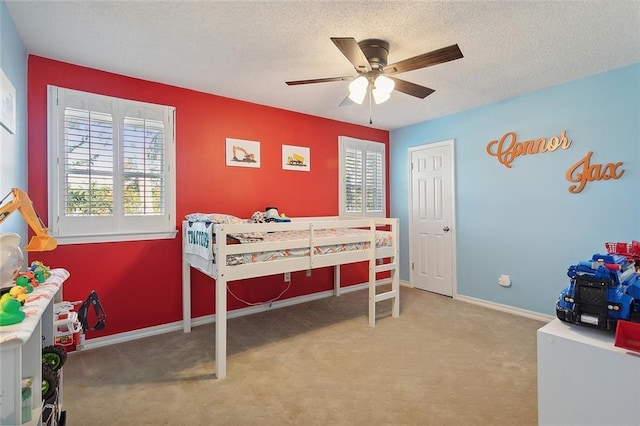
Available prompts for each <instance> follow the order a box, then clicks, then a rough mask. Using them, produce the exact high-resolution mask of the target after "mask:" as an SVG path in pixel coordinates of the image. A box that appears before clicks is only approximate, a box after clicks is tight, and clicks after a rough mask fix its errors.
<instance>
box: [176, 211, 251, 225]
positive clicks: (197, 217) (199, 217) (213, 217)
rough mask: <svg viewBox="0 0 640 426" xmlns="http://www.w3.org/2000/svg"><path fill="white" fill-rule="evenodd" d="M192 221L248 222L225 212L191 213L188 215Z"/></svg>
mask: <svg viewBox="0 0 640 426" xmlns="http://www.w3.org/2000/svg"><path fill="white" fill-rule="evenodd" d="M186 218H187V220H188V221H190V222H212V223H246V222H247V221H246V220H244V219H240V218H239V217H235V216H232V215H230V214H223V213H191V214H188V215H187V216H186Z"/></svg>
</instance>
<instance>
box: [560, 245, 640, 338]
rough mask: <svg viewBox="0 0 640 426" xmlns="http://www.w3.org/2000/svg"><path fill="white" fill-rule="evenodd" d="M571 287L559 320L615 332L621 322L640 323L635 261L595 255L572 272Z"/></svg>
mask: <svg viewBox="0 0 640 426" xmlns="http://www.w3.org/2000/svg"><path fill="white" fill-rule="evenodd" d="M567 275H568V276H569V278H570V279H571V281H570V283H569V286H567V287H565V288H564V289H563V290H562V292H561V293H560V297H559V298H558V302H557V303H556V315H557V317H558V318H559V319H560V320H562V321H566V322H570V323H574V324H585V325H589V326H592V327H597V328H601V329H605V330H615V328H616V325H617V322H618V320H626V321H632V322H640V275H639V274H637V273H636V270H635V265H634V262H633V261H631V262H630V261H629V260H628V259H627V258H626V257H625V256H620V255H617V254H597V253H596V254H594V255H593V256H592V258H591V260H590V261H586V262H578V263H577V264H575V265H571V266H570V267H569V268H568V271H567Z"/></svg>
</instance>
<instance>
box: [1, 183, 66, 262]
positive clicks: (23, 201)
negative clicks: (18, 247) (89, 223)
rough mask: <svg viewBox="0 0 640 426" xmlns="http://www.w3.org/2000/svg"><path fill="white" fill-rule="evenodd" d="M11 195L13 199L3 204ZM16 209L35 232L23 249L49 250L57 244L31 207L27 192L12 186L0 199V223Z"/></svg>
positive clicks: (31, 203)
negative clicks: (0, 199)
mask: <svg viewBox="0 0 640 426" xmlns="http://www.w3.org/2000/svg"><path fill="white" fill-rule="evenodd" d="M11 195H13V199H12V200H10V201H9V202H7V203H6V204H5V200H6V199H7V198H9V196H11ZM16 210H18V211H19V212H20V214H21V215H22V217H23V218H24V220H25V221H26V222H27V224H28V225H29V227H31V229H33V232H35V234H36V235H34V236H33V237H31V241H29V244H27V246H26V247H25V248H24V250H25V251H51V250H53V249H55V248H56V247H57V246H58V242H57V241H56V239H55V238H53V237H52V236H50V235H49V228H47V227H45V226H44V224H43V223H42V219H40V216H38V213H37V212H36V211H35V209H34V208H33V202H32V201H31V199H30V198H29V196H28V195H27V193H26V192H24V191H22V190H20V189H18V188H13V189H11V192H9V193H8V194H7V195H6V196H5V197H4V198H3V199H2V201H0V223H2V222H4V221H5V219H6V218H7V217H8V216H9V215H10V214H11V213H13V212H14V211H16Z"/></svg>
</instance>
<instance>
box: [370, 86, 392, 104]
mask: <svg viewBox="0 0 640 426" xmlns="http://www.w3.org/2000/svg"><path fill="white" fill-rule="evenodd" d="M371 93H372V94H373V100H374V101H375V102H376V104H381V103H383V102H384V101H386V100H387V99H389V98H390V97H391V93H387V92H383V91H382V90H380V89H373V90H372V91H371Z"/></svg>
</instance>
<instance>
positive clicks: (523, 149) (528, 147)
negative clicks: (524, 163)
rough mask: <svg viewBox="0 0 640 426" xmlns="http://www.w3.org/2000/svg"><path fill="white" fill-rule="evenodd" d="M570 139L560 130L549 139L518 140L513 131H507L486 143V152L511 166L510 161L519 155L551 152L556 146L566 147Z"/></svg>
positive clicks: (505, 164) (503, 163) (501, 162)
mask: <svg viewBox="0 0 640 426" xmlns="http://www.w3.org/2000/svg"><path fill="white" fill-rule="evenodd" d="M570 146H571V141H570V140H569V139H567V135H566V132H565V131H564V130H563V131H562V132H560V136H552V137H550V138H549V139H545V138H539V139H536V140H533V139H532V140H528V141H524V142H518V141H517V140H516V133H515V132H507V133H505V134H504V136H502V138H500V141H497V140H494V141H491V142H489V143H488V144H487V154H489V155H493V156H494V157H497V158H498V161H499V162H500V164H502V165H503V166H505V167H506V168H508V169H510V168H511V162H512V161H513V160H515V159H516V158H517V157H519V156H521V155H527V154H529V155H531V154H542V153H543V152H553V151H555V150H556V149H558V148H562V149H568V148H569V147H570ZM494 147H495V148H494Z"/></svg>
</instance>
